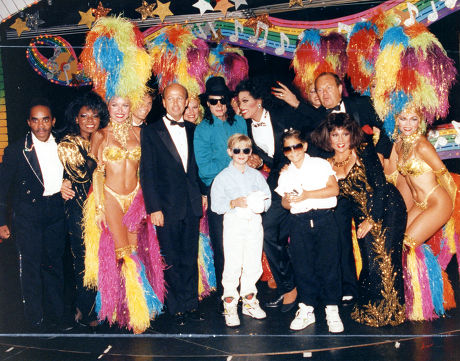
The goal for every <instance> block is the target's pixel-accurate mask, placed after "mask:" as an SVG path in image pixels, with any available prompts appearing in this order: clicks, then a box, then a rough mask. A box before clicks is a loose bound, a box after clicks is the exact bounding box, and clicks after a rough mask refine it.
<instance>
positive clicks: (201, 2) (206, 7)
mask: <svg viewBox="0 0 460 361" xmlns="http://www.w3.org/2000/svg"><path fill="white" fill-rule="evenodd" d="M192 6H193V7H195V8H197V9H200V15H203V14H204V13H205V12H206V11H214V9H213V7H212V6H211V4H210V3H208V2H207V1H206V0H198V1H197V2H196V3H195V4H193V5H192Z"/></svg>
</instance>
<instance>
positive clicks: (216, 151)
mask: <svg viewBox="0 0 460 361" xmlns="http://www.w3.org/2000/svg"><path fill="white" fill-rule="evenodd" d="M212 117H213V120H214V122H213V123H212V124H209V120H207V119H203V121H202V122H201V123H200V124H198V126H197V127H196V129H195V135H194V140H193V144H194V150H195V159H196V163H197V165H198V174H199V175H200V178H201V180H202V181H203V183H204V184H206V186H208V187H209V186H210V185H211V183H212V181H213V180H214V178H215V177H216V175H217V174H219V172H221V171H222V169H224V168H225V167H227V165H228V162H229V161H230V160H231V158H230V156H229V155H228V153H227V141H228V138H230V136H231V135H233V134H235V133H241V134H245V135H247V134H248V129H247V125H246V121H245V120H244V119H243V118H242V117H240V116H239V115H235V122H234V123H233V125H230V123H228V122H227V121H225V122H224V121H222V120H221V119H219V118H217V117H215V116H214V115H213V116H212Z"/></svg>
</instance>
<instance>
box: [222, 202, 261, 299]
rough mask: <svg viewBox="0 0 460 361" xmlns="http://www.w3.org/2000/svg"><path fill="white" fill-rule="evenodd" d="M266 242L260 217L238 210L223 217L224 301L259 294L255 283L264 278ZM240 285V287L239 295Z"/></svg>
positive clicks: (245, 210) (244, 210)
mask: <svg viewBox="0 0 460 361" xmlns="http://www.w3.org/2000/svg"><path fill="white" fill-rule="evenodd" d="M263 239H264V230H263V228H262V217H261V216H260V214H256V213H253V212H251V211H249V210H247V209H237V210H236V211H235V212H231V213H227V214H225V215H224V235H223V243H224V259H225V261H224V272H223V274H222V286H223V288H224V293H223V296H222V299H225V298H227V297H233V298H234V299H239V297H240V295H241V296H242V297H244V296H247V295H249V294H251V293H253V294H254V296H255V295H256V294H257V288H256V282H257V281H258V280H259V278H260V276H261V275H262V247H263ZM238 285H241V286H240V292H239V293H238Z"/></svg>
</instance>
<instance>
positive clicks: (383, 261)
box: [338, 142, 407, 327]
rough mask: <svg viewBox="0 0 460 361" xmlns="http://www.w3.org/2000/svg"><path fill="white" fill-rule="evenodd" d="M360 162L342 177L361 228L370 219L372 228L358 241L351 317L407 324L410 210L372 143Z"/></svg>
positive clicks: (376, 324)
mask: <svg viewBox="0 0 460 361" xmlns="http://www.w3.org/2000/svg"><path fill="white" fill-rule="evenodd" d="M356 153H357V161H356V163H355V164H354V165H353V167H352V168H351V169H350V171H349V173H348V174H347V176H346V177H345V178H343V179H339V181H338V183H339V187H340V194H341V195H342V196H344V197H346V198H348V199H350V201H351V202H352V211H353V218H354V220H355V222H356V224H360V223H361V222H363V221H364V220H367V221H368V222H370V223H371V224H372V228H371V230H370V231H369V232H368V233H367V235H366V236H365V237H364V238H361V239H358V243H359V248H360V252H361V257H362V270H361V273H360V276H359V290H358V297H357V303H356V305H355V307H354V310H353V313H352V314H351V317H352V318H353V319H354V320H355V321H357V322H359V323H363V324H366V325H369V326H373V327H380V326H385V325H393V326H394V325H398V324H400V323H402V322H404V318H405V315H404V292H403V287H404V286H403V273H402V264H401V260H402V248H403V239H404V231H405V227H406V218H407V214H406V207H405V205H404V201H403V199H402V197H401V195H400V194H399V192H398V191H397V189H396V188H395V187H394V186H393V185H391V184H389V183H387V182H386V179H385V175H384V173H383V169H382V166H381V164H380V162H379V160H378V157H377V154H376V152H375V149H374V147H373V146H372V144H371V143H365V142H364V143H362V144H361V145H360V146H359V147H358V149H357V150H356Z"/></svg>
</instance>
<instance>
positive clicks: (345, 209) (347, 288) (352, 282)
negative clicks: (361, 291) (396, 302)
mask: <svg viewBox="0 0 460 361" xmlns="http://www.w3.org/2000/svg"><path fill="white" fill-rule="evenodd" d="M334 215H335V220H336V222H337V226H338V227H339V231H340V244H339V252H340V270H341V273H342V292H343V293H342V294H343V295H344V296H345V295H346V296H355V297H356V296H357V290H358V279H357V276H356V265H355V258H354V256H353V242H352V239H351V219H352V209H351V203H350V201H349V200H348V199H346V198H343V197H338V200H337V207H336V208H335V211H334Z"/></svg>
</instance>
